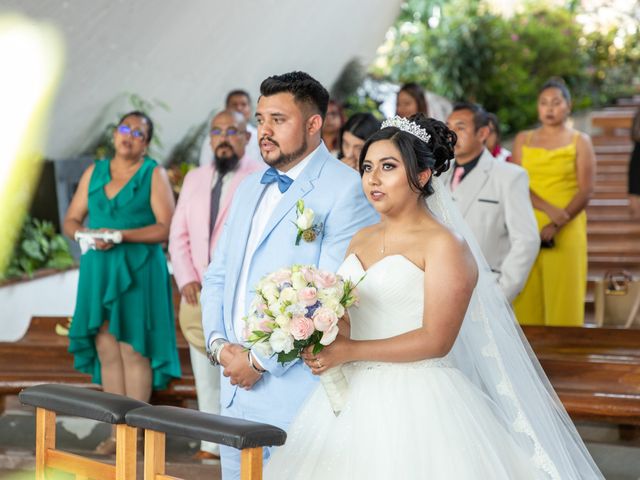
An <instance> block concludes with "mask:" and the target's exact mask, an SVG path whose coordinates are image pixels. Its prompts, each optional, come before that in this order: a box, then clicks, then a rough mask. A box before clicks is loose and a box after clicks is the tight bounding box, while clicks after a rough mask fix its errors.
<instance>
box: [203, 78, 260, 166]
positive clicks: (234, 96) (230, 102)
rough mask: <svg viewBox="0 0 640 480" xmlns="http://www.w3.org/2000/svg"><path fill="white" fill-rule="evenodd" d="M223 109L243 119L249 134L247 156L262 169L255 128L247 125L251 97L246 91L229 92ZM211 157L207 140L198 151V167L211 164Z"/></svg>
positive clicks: (249, 119) (211, 152)
mask: <svg viewBox="0 0 640 480" xmlns="http://www.w3.org/2000/svg"><path fill="white" fill-rule="evenodd" d="M225 109H226V110H228V111H233V112H238V113H239V114H241V115H242V116H243V117H244V120H245V122H246V125H247V132H248V133H250V134H251V137H250V138H249V140H248V141H247V146H246V153H247V156H248V157H249V158H250V159H251V161H253V162H255V163H256V164H257V165H258V166H259V167H264V166H265V164H264V162H263V161H262V155H260V147H259V146H258V131H257V130H256V127H254V126H253V125H251V123H249V122H250V121H251V97H250V96H249V93H248V92H247V91H246V90H231V91H230V92H229V93H228V94H227V98H226V100H225ZM212 155H213V151H212V150H211V145H210V143H209V140H208V139H205V140H204V142H203V143H202V148H201V149H200V165H208V164H209V163H210V162H211V157H212Z"/></svg>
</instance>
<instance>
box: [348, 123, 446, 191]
mask: <svg viewBox="0 0 640 480" xmlns="http://www.w3.org/2000/svg"><path fill="white" fill-rule="evenodd" d="M408 120H410V121H411V122H413V123H415V124H416V125H418V126H419V127H421V128H423V129H424V130H425V131H426V132H427V133H428V134H429V136H430V137H431V138H429V141H428V142H425V141H423V140H421V139H420V138H418V137H417V136H416V135H413V134H412V133H409V132H406V131H404V130H401V129H400V128H398V127H385V128H382V129H380V130H378V131H377V132H376V133H374V134H373V135H371V136H370V137H369V138H368V140H367V141H366V142H365V144H364V146H363V147H362V151H361V152H360V160H359V169H360V175H362V174H363V169H362V162H364V159H365V157H366V156H367V151H368V150H369V147H370V146H371V144H373V143H375V142H379V141H380V140H390V141H392V142H393V143H394V145H395V146H396V147H397V148H398V150H400V153H401V154H402V160H403V162H404V166H405V169H406V170H407V179H408V180H409V185H410V186H411V188H412V189H413V191H415V192H418V193H419V194H420V196H421V197H423V198H426V197H428V196H429V195H431V194H432V193H433V187H432V186H431V178H429V181H428V182H427V183H426V184H425V185H424V186H421V185H420V179H419V175H420V173H422V172H424V171H425V170H431V172H432V174H433V175H440V174H441V173H442V172H445V171H447V170H448V169H449V165H450V164H451V160H453V157H454V153H453V147H454V146H455V144H456V141H457V139H458V137H457V136H456V134H455V133H454V132H453V131H451V130H449V128H447V126H446V125H445V124H444V123H442V122H441V121H439V120H436V119H434V118H429V117H427V116H426V115H425V114H424V113H416V114H415V115H412V116H411V117H409V118H408Z"/></svg>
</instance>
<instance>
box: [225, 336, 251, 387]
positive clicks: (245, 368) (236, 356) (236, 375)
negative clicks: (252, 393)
mask: <svg viewBox="0 0 640 480" xmlns="http://www.w3.org/2000/svg"><path fill="white" fill-rule="evenodd" d="M225 352H227V353H226V354H225ZM223 355H224V359H223ZM220 360H221V363H222V366H223V367H224V370H223V371H222V374H223V375H224V376H225V377H229V380H230V381H231V385H238V386H239V387H240V388H244V389H246V390H249V389H250V388H251V387H253V385H254V384H255V383H256V382H257V381H258V380H260V376H261V375H260V374H259V373H257V372H256V371H255V370H254V369H252V368H251V367H250V366H249V362H248V359H247V351H246V350H245V349H244V347H243V346H242V345H238V344H231V345H226V346H225V347H224V349H223V350H222V354H221V355H220Z"/></svg>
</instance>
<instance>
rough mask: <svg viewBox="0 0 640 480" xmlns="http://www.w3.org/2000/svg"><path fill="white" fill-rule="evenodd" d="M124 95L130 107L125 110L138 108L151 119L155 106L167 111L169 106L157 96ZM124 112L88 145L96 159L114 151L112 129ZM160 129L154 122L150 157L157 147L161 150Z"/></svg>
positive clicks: (111, 155)
mask: <svg viewBox="0 0 640 480" xmlns="http://www.w3.org/2000/svg"><path fill="white" fill-rule="evenodd" d="M125 95H126V96H127V100H128V102H129V105H130V107H131V108H128V109H127V111H134V110H138V111H140V112H143V113H145V114H147V115H148V116H149V118H151V119H152V120H153V115H151V113H152V112H153V111H154V110H155V109H156V108H161V109H162V110H164V111H165V112H168V111H169V110H170V108H169V106H168V105H167V104H166V103H165V102H163V101H162V100H158V99H157V98H154V99H152V100H146V99H144V98H142V97H141V96H140V95H138V94H136V93H127V94H125ZM125 113H127V112H119V113H118V114H117V115H116V118H114V120H113V121H112V122H110V123H109V124H107V126H106V127H105V128H104V130H103V131H102V133H101V134H100V137H99V138H98V139H97V140H96V141H95V142H94V144H93V145H92V146H91V147H90V149H89V153H92V154H95V156H96V158H97V159H101V158H111V157H113V155H114V153H115V152H114V150H113V130H114V129H115V128H116V127H117V126H118V124H117V122H118V120H120V117H122V115H124V114H125ZM161 131H162V129H161V127H160V125H159V124H157V123H154V131H153V138H152V139H151V145H150V153H149V155H150V156H151V157H154V156H155V155H156V154H157V151H156V150H157V149H160V150H161V149H162V148H163V147H164V144H163V143H162V140H160V135H159V133H160V132H161Z"/></svg>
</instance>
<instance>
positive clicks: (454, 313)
mask: <svg viewBox="0 0 640 480" xmlns="http://www.w3.org/2000/svg"><path fill="white" fill-rule="evenodd" d="M429 248H430V250H429V251H428V252H426V253H425V265H426V268H425V275H424V311H423V324H422V327H421V328H418V329H416V330H412V331H410V332H407V333H404V334H402V335H398V336H395V337H391V338H387V339H383V340H364V341H355V340H350V339H348V338H345V337H338V338H337V339H336V341H335V342H334V343H333V344H331V345H329V346H328V347H325V348H324V349H323V351H322V352H320V353H318V355H316V356H313V355H308V356H309V357H310V358H309V359H308V360H309V361H311V362H315V359H316V358H318V359H319V360H320V364H321V365H323V367H324V368H323V370H326V369H327V368H331V367H332V366H335V365H339V364H342V363H346V362H353V361H381V362H413V361H418V360H423V359H426V358H438V357H442V356H444V355H446V354H447V353H448V352H449V350H451V347H452V346H453V343H454V342H455V340H456V337H457V335H458V331H459V330H460V326H461V325H462V320H463V319H464V315H465V313H466V311H467V307H468V305H469V301H470V299H471V294H472V293H473V288H474V287H475V284H476V281H477V274H478V272H477V266H476V263H475V260H474V259H473V256H472V254H471V252H470V251H469V249H468V247H467V245H466V243H465V242H464V241H463V240H461V239H459V238H458V237H455V236H453V235H451V234H450V233H449V232H447V233H445V234H443V235H439V236H438V237H437V238H434V239H433V241H432V242H431V245H430V247H429ZM416 287H418V285H416ZM389 321H393V319H392V318H390V319H389ZM312 364H313V363H311V364H310V365H312ZM319 373H321V372H319Z"/></svg>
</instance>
